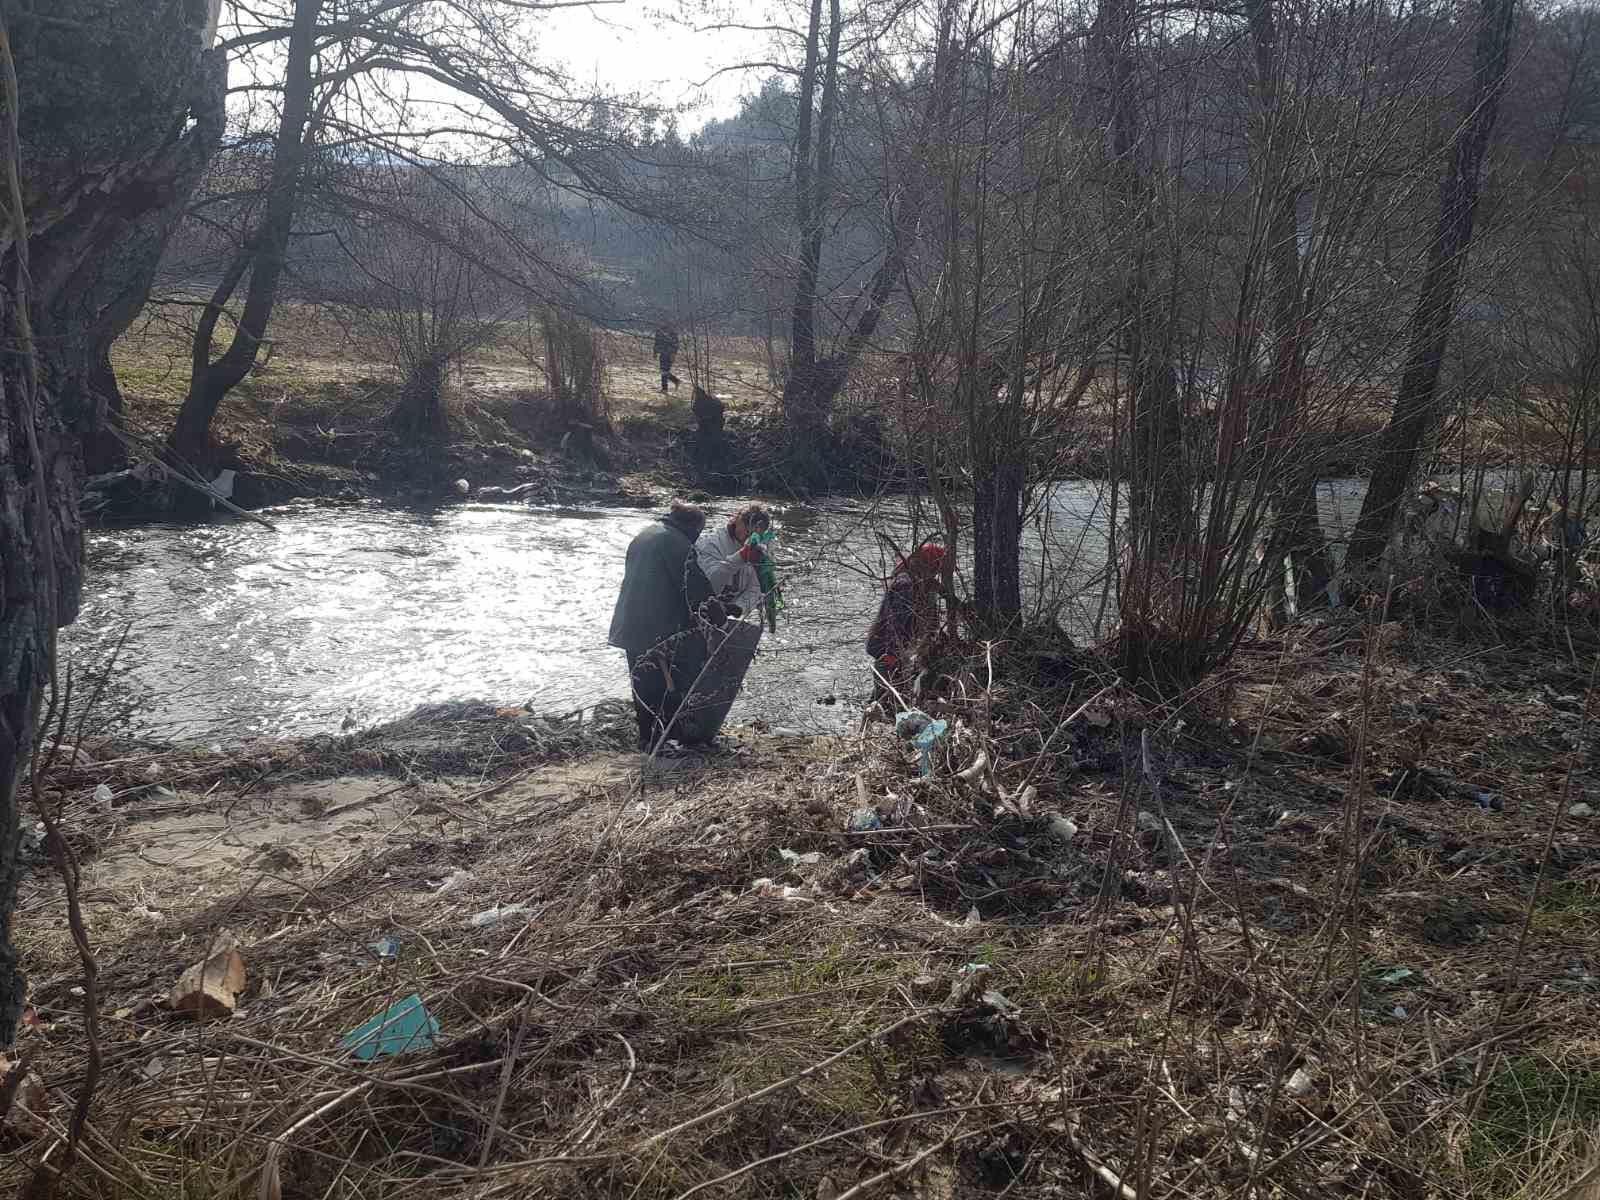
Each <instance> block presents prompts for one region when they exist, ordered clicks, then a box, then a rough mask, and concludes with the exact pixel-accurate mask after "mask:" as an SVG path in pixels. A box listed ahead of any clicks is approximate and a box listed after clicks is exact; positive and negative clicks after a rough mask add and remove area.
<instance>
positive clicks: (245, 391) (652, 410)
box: [90, 305, 775, 520]
mask: <svg viewBox="0 0 1600 1200" xmlns="http://www.w3.org/2000/svg"><path fill="white" fill-rule="evenodd" d="M274 327H275V329H276V330H277V331H278V332H279V337H278V339H277V341H276V342H275V343H274V348H273V353H272V354H271V355H270V357H267V358H266V361H265V362H264V364H263V365H261V366H259V367H258V368H257V369H256V370H255V371H254V372H253V373H252V374H251V375H250V376H249V377H247V378H246V379H245V380H244V381H243V382H242V383H241V384H240V385H239V386H238V387H237V388H236V389H234V391H233V392H231V393H230V394H229V396H228V398H227V399H226V400H225V401H224V403H223V406H222V408H221V410H220V411H219V413H218V417H217V421H216V426H215V430H214V433H215V436H216V439H217V442H218V444H219V446H220V448H221V450H220V455H219V458H218V461H217V463H216V466H217V467H219V468H220V467H230V468H231V469H233V470H234V471H236V472H237V478H236V479H235V481H234V496H233V499H234V500H235V502H236V503H238V504H239V505H240V506H242V507H245V508H260V507H265V506H268V505H272V504H280V503H284V502H286V501H288V500H292V499H302V498H328V499H340V500H347V499H356V498H369V497H375V498H382V499H393V500H400V501H404V502H410V503H436V502H439V501H441V500H450V499H455V498H457V497H458V487H457V481H458V480H465V481H466V483H467V484H468V487H469V489H470V492H471V494H474V495H475V494H477V493H479V492H480V491H481V490H483V489H487V490H488V492H489V494H490V495H494V494H497V493H503V492H508V491H515V493H516V496H517V498H519V499H522V500H525V501H528V502H533V503H542V504H563V505H589V506H595V505H605V504H621V505H631V506H638V505H644V504H651V503H656V502H659V501H660V500H661V499H662V498H664V497H666V496H668V495H672V494H681V493H684V492H695V491H705V490H707V489H710V490H713V491H728V490H729V489H730V488H732V489H734V490H739V489H740V488H742V489H743V490H746V491H748V490H752V489H753V488H754V487H755V486H756V484H757V483H758V482H759V481H760V480H761V479H762V478H763V471H764V468H763V466H762V457H763V456H762V455H761V453H760V452H759V449H758V448H757V447H756V446H755V443H756V442H758V441H759V439H760V432H761V430H762V429H763V428H764V427H765V425H766V423H767V422H768V421H769V420H770V419H771V414H772V411H773V409H774V408H775V404H774V393H773V390H772V387H771V385H770V384H769V382H768V380H767V373H766V368H765V367H764V366H762V365H760V364H759V363H758V362H757V360H756V355H757V350H756V347H755V346H754V344H753V343H751V342H750V341H749V340H748V339H738V338H725V339H718V340H717V342H716V344H715V346H714V351H715V359H714V362H715V369H716V376H715V378H716V382H717V387H718V388H719V390H720V394H721V395H722V397H723V402H724V405H725V409H726V421H727V443H726V457H727V459H728V463H727V465H728V466H729V467H731V469H732V470H733V471H734V472H736V473H733V474H729V473H727V472H724V471H716V470H709V471H708V470H707V468H706V463H705V461H704V459H703V457H701V456H699V455H697V452H696V443H695V437H696V435H695V429H696V421H695V418H694V415H693V413H692V411H691V399H692V396H691V388H690V386H689V385H688V384H687V383H684V384H682V385H680V386H678V387H676V388H674V389H672V390H671V391H670V392H666V393H663V392H661V391H660V376H659V373H658V370H657V366H656V362H655V360H654V358H653V357H652V356H651V354H650V340H649V336H648V334H637V333H629V332H626V331H614V332H611V333H609V334H606V335H605V345H606V378H607V397H606V404H607V409H606V412H605V414H604V415H605V417H606V418H607V419H608V420H609V423H610V432H609V434H605V433H600V432H596V433H595V434H594V435H593V436H592V437H591V436H589V435H588V433H587V432H586V431H585V430H583V429H577V430H574V428H573V427H571V426H570V425H569V424H568V423H567V422H565V421H563V420H562V419H560V418H559V417H558V415H557V414H556V413H555V412H554V410H553V408H552V405H551V402H550V397H549V391H548V385H547V382H546V380H545V379H544V376H543V374H542V371H541V370H540V368H539V360H538V358H537V357H536V356H532V357H530V353H529V351H528V350H527V348H526V336H525V331H522V330H519V329H515V328H510V327H508V328H507V330H506V332H505V335H504V336H503V337H502V338H501V339H499V340H498V341H496V342H493V343H491V344H489V345H488V346H486V347H484V348H482V349H480V350H479V351H477V352H475V353H474V354H473V355H472V356H471V358H470V359H469V360H468V361H467V362H466V363H464V364H463V365H462V366H461V367H460V368H459V369H458V370H457V371H455V372H453V373H452V375H451V377H450V379H449V380H448V384H447V387H448V396H447V409H448V412H449V423H450V433H449V436H448V437H447V438H446V439H445V440H444V441H442V442H440V443H436V444H429V445H418V444H413V443H408V442H406V441H405V440H403V439H401V438H398V437H397V436H395V435H394V434H393V433H392V432H390V431H389V430H388V429H387V427H386V416H387V413H388V411H389V409H390V408H391V407H392V406H393V404H394V402H395V398H396V396H397V394H398V386H399V385H398V376H397V375H396V374H395V372H394V371H393V370H392V369H391V368H390V367H388V366H387V365H386V364H384V363H381V362H376V361H372V359H371V351H370V349H369V348H367V347H364V346H363V345H362V343H361V342H360V341H359V339H356V338H353V337H352V336H351V335H350V334H349V332H348V330H346V329H345V327H344V326H343V325H342V324H341V323H340V321H339V320H338V317H337V314H334V313H330V312H328V311H325V310H322V309H318V308H316V307H313V306H304V305H289V306H286V307H285V308H284V309H283V311H282V312H281V313H280V314H278V315H277V316H275V318H274ZM186 347H187V342H186V340H185V336H184V331H183V330H182V329H181V328H172V327H168V326H165V325H158V324H149V325H146V326H142V327H139V328H136V329H135V330H133V331H131V332H130V333H129V335H127V336H126V337H125V338H124V339H123V340H122V342H120V343H119V344H118V346H117V348H116V351H115V353H114V355H113V365H114V367H115V370H116V372H117V375H118V379H119V382H120V384H121V387H122V390H123V393H124V420H125V421H126V423H127V425H128V427H129V428H130V429H131V430H133V431H135V432H136V433H137V434H138V435H139V436H141V437H142V438H143V439H145V440H146V441H147V442H149V443H151V444H155V443H159V442H160V441H161V440H162V439H164V437H165V436H166V433H167V431H169V430H170V429H171V428H172V426H173V423H174V421H175V419H176V417H177V412H178V408H179V406H180V404H181V403H182V400H183V395H184V389H185V386H186V382H187V374H186V371H185V369H184V367H185V364H186V362H187V348H186ZM685 378H687V375H685ZM141 482H142V481H141ZM114 483H115V486H116V487H117V488H118V489H120V493H121V494H119V495H117V496H116V497H114V498H113V499H112V500H111V501H110V502H108V503H106V504H105V505H104V506H103V507H104V511H105V517H106V519H111V520H133V519H138V518H139V517H140V516H141V515H146V514H147V513H148V510H149V509H151V508H157V509H158V511H159V510H160V506H162V505H165V506H166V508H172V507H174V506H175V507H177V508H178V509H180V510H181V509H183V508H185V507H192V506H193V504H194V503H198V504H199V506H200V507H205V506H206V501H205V500H204V499H200V500H198V501H197V502H194V501H190V500H189V499H188V498H187V497H185V496H183V495H181V494H180V493H177V492H174V491H173V489H172V488H171V487H170V486H168V485H167V482H166V477H165V475H164V474H163V473H159V472H158V473H156V475H155V477H154V478H153V479H152V480H151V481H150V486H148V487H144V488H138V487H130V486H129V485H127V484H125V483H124V482H123V481H120V480H119V481H114ZM90 490H91V492H92V491H94V485H93V484H91V489H90ZM101 490H102V491H104V490H107V488H105V487H102V489H101ZM90 507H91V508H93V507H94V506H93V505H91V506H90Z"/></svg>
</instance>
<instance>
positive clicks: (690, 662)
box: [609, 500, 721, 753]
mask: <svg viewBox="0 0 1600 1200" xmlns="http://www.w3.org/2000/svg"><path fill="white" fill-rule="evenodd" d="M705 523H706V515H705V513H704V512H702V511H701V510H700V509H699V508H697V507H695V506H694V505H692V504H686V503H684V502H683V501H681V500H674V501H673V502H672V508H671V510H670V511H669V512H668V513H667V515H666V516H664V517H662V518H660V519H659V520H657V521H655V522H653V523H652V524H650V525H649V526H647V527H646V528H645V529H644V530H643V531H641V532H640V533H639V534H638V535H637V536H635V537H634V539H633V541H631V542H629V543H628V557H627V564H626V566H625V567H624V568H623V574H622V591H621V592H620V593H619V594H618V596H617V607H616V610H615V611H614V612H613V613H612V616H611V635H610V638H609V641H610V643H611V644H612V645H613V646H617V647H620V648H621V649H622V651H623V652H624V653H625V654H626V655H627V656H628V680H629V683H630V685H631V687H632V690H633V711H634V715H635V716H636V717H637V718H638V721H639V749H640V750H642V751H645V752H646V753H648V752H649V751H651V750H652V749H654V748H655V747H656V746H657V744H658V743H659V742H660V741H661V740H662V738H663V736H671V735H672V733H673V731H674V729H675V724H674V721H675V718H676V717H677V715H678V709H679V708H680V707H682V705H683V703H684V700H685V698H686V696H687V693H688V691H689V688H690V686H691V685H692V684H693V683H694V675H695V674H698V672H699V670H700V667H701V666H703V663H704V657H705V655H704V653H703V650H701V649H700V648H699V644H698V639H699V637H700V635H699V634H698V633H697V632H696V630H695V615H696V613H697V612H698V611H699V610H700V606H701V605H702V604H705V602H706V601H707V600H709V599H710V598H711V595H712V592H711V584H710V583H709V582H708V581H707V579H706V576H705V572H704V571H702V570H701V569H700V563H699V561H698V559H697V557H696V555H695V550H694V541H695V538H697V537H699V536H700V531H701V530H702V529H704V528H705ZM708 615H711V616H714V617H715V618H716V622H715V623H718V624H720V622H721V613H720V612H711V613H709V614H708Z"/></svg>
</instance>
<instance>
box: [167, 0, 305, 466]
mask: <svg viewBox="0 0 1600 1200" xmlns="http://www.w3.org/2000/svg"><path fill="white" fill-rule="evenodd" d="M322 6H323V0H295V5H294V25H293V26H292V27H291V29H290V31H289V47H288V50H287V60H286V62H285V76H284V86H283V111H282V113H281V114H280V115H279V118H278V135H277V138H276V139H275V141H274V142H273V153H272V179H271V183H270V185H269V190H268V192H267V202H266V209H265V211H264V212H263V214H262V217H261V224H260V225H259V226H258V227H257V228H256V230H255V232H254V233H253V234H252V235H251V237H250V240H249V241H248V242H247V243H246V244H245V245H244V246H243V247H241V248H240V250H239V251H238V253H237V254H236V255H235V256H234V260H233V262H231V263H230V264H229V266H228V270H227V271H226V272H225V273H224V275H223V279H222V282H221V283H220V284H218V286H217V288H216V290H215V291H214V292H213V293H212V296H211V301H210V303H209V304H208V305H207V306H206V309H205V311H204V313H203V314H202V316H201V318H200V324H199V325H198V327H197V328H196V330H195V336H194V347H193V350H192V356H191V361H190V365H189V392H188V395H186V396H185V397H184V400H183V407H182V408H180V409H179V410H178V419H177V422H176V424H175V425H174V426H173V430H172V434H171V437H170V438H169V441H170V442H171V445H172V448H173V449H174V450H175V451H177V452H178V453H179V454H180V455H183V456H184V457H186V458H188V459H190V460H191V461H193V462H197V463H199V462H204V461H205V460H206V459H207V458H208V457H209V454H210V449H211V424H212V422H213V421H214V420H215V419H216V415H217V409H218V408H219V407H221V404H222V401H223V398H224V397H226V396H227V394H228V393H229V392H230V391H231V390H233V388H235V387H237V386H238V384H239V383H240V381H241V380H243V379H244V377H245V376H246V375H248V374H249V373H250V368H251V367H252V366H254V365H255V361H256V352H257V351H258V350H259V349H260V347H261V341H262V339H263V338H265V337H266V334H267V323H268V321H269V320H271V318H272V308H273V305H274V304H275V303H276V302H277V297H278V283H279V281H280V280H281V279H282V277H283V266H284V261H285V259H286V256H287V254H288V249H289V235H290V233H291V232H292V231H293V228H294V216H295V209H296V207H297V205H298V202H299V198H300V176H301V167H302V164H303V163H304V160H305V152H306V146H305V137H306V132H307V129H306V126H307V122H308V121H309V120H310V116H311V101H312V94H313V91H314V90H315V82H316V81H315V78H314V77H313V74H312V70H311V58H312V52H313V50H314V49H315V38H316V25H317V18H318V17H319V16H320V15H321V13H322ZM246 274H248V275H249V277H250V281H249V283H248V285H247V286H246V289H245V300H244V310H243V311H242V312H241V313H240V314H239V317H238V323H237V325H236V326H235V328H234V334H233V339H232V341H231V342H229V344H228V349H227V350H226V351H225V352H224V353H223V355H222V357H221V358H219V359H217V360H216V361H215V362H213V361H212V359H211V346H212V339H213V337H214V335H215V333H216V328H217V322H218V320H219V319H220V318H221V317H222V315H223V312H224V310H225V309H226V307H227V304H228V301H229V300H230V299H232V297H233V293H234V292H235V291H236V290H237V289H238V287H239V284H240V282H241V281H242V280H243V278H244V276H245V275H246Z"/></svg>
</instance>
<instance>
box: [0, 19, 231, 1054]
mask: <svg viewBox="0 0 1600 1200" xmlns="http://www.w3.org/2000/svg"><path fill="white" fill-rule="evenodd" d="M214 18H215V4H213V5H211V6H210V9H209V11H208V8H207V6H206V5H194V4H180V5H174V4H168V3H157V2H156V0H130V2H128V3H121V4H115V5H112V4H107V3H103V2H101V0H57V2H56V3H53V4H51V5H49V6H48V7H47V8H43V7H42V6H38V5H33V4H28V3H24V2H21V0H0V75H3V79H4V115H3V118H0V139H3V147H0V153H3V161H4V166H5V175H6V179H5V182H4V185H3V187H4V194H5V197H6V199H5V203H4V209H5V212H6V222H5V232H4V240H3V242H0V250H3V260H0V319H3V321H4V324H5V338H6V340H7V345H8V347H10V348H11V349H12V351H13V352H12V353H8V354H7V355H6V356H5V358H4V363H3V364H0V934H3V936H0V1044H9V1043H10V1042H11V1040H12V1038H13V1036H14V1034H15V1031H16V1022H17V1018H18V1015H19V1013H20V1011H21V1005H22V998H23V979H22V975H21V972H20V969H19V966H18V963H17V957H16V953H15V951H14V950H13V949H12V947H11V918H12V913H13V910H14V908H15V905H16V896H17V883H18V879H19V872H20V863H19V860H18V856H19V853H20V851H19V842H20V825H19V822H18V812H17V777H18V772H19V769H20V768H21V766H22V763H23V760H24V759H25V757H26V756H27V755H28V753H29V751H30V749H31V748H32V746H33V745H34V742H35V737H36V734H37V730H36V727H35V722H36V720H37V717H38V712H39V704H40V698H41V696H43V695H44V694H45V692H46V691H47V690H48V689H50V688H52V687H53V686H54V680H55V668H56V656H55V649H56V636H55V631H56V628H57V627H58V626H59V625H64V624H67V623H69V622H70V621H72V620H73V619H74V617H75V616H76V615H77V611H78V599H79V592H80V588H81V583H82V557H83V556H82V551H83V545H82V532H81V528H80V525H79V518H78V492H79V487H80V484H81V459H80V457H79V452H78V447H79V438H80V437H81V436H82V435H83V434H85V433H87V432H89V431H91V430H93V429H94V428H95V426H96V424H97V422H98V421H99V420H100V417H101V415H102V412H103V409H102V407H101V402H100V400H99V398H98V397H97V396H96V393H95V391H94V389H93V388H92V386H91V383H90V377H91V375H92V373H93V372H94V370H95V368H96V367H97V366H98V365H99V364H100V363H101V362H102V361H103V360H104V357H105V355H106V353H107V351H108V350H109V348H110V345H111V343H112V341H113V340H115V338H116V337H117V335H118V334H120V333H121V332H122V331H123V330H124V329H126V328H127V327H128V325H129V324H130V323H131V322H132V320H133V318H134V317H135V316H136V315H137V314H138V311H139V307H140V305H141V304H142V303H143V300H144V297H145V294H146V292H147V291H148V289H149V286H150V280H151V276H152V274H153V272H154V270H155V267H156V262H157V260H158V259H159V257H160V255H161V251H162V247H163V244H164V242H165V240H166V238H167V236H168V234H169V233H170V231H171V228H172V224H173V221H174V220H175V219H176V217H177V215H178V213H179V212H181V210H182V206H183V204H184V201H185V199H186V197H187V194H188V192H189V189H190V188H191V187H192V186H193V185H194V181H195V180H196V179H197V178H198V176H199V174H200V172H201V171H202V170H203V169H204V167H205V164H206V161H207V159H208V158H209V157H210V155H211V154H212V153H213V151H214V150H215V148H216V146H217V143H218V139H219V138H220V137H221V133H222V119H223V116H222V101H223V92H224V88H225V84H226V76H225V73H224V63H223V60H222V58H221V56H220V55H217V54H215V53H208V52H207V43H208V41H209V38H208V34H207V26H208V24H209V23H210V22H211V21H212V20H214ZM13 36H14V37H15V40H14V41H13ZM13 55H15V59H14V61H13Z"/></svg>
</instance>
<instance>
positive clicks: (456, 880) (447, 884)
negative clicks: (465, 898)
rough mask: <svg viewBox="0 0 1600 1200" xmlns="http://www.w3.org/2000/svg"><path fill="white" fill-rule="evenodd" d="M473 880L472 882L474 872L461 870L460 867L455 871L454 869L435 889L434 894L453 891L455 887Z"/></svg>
mask: <svg viewBox="0 0 1600 1200" xmlns="http://www.w3.org/2000/svg"><path fill="white" fill-rule="evenodd" d="M471 882H472V872H471V871H462V870H459V869H458V870H455V871H452V872H450V874H449V875H447V876H445V879H444V882H443V883H441V884H440V885H439V886H438V888H437V889H436V890H435V891H434V895H436V896H442V895H444V894H445V893H446V892H449V891H453V890H454V889H456V888H458V887H460V886H461V885H462V884H463V883H471Z"/></svg>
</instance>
